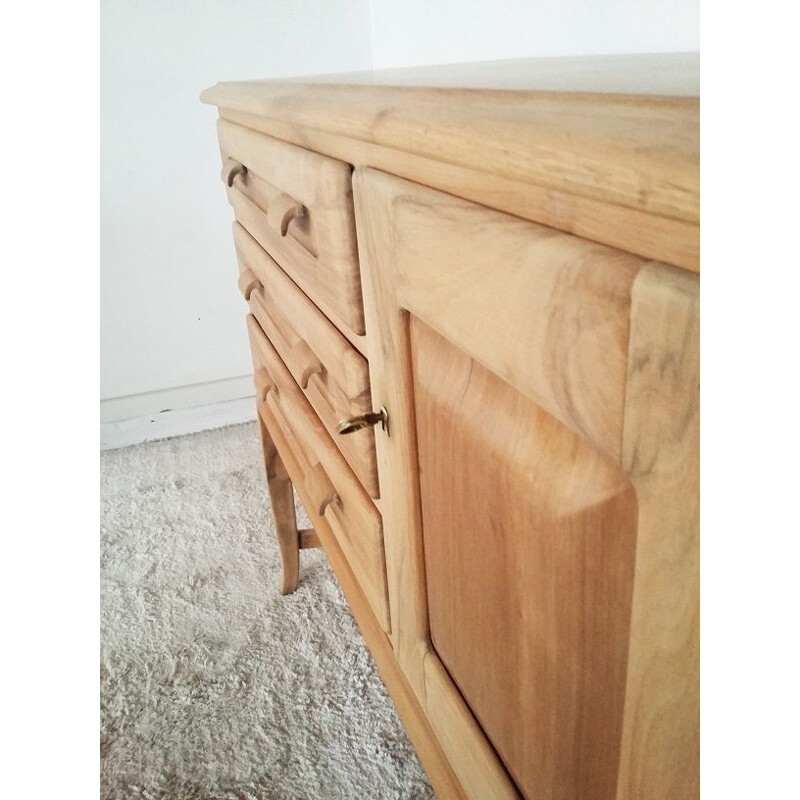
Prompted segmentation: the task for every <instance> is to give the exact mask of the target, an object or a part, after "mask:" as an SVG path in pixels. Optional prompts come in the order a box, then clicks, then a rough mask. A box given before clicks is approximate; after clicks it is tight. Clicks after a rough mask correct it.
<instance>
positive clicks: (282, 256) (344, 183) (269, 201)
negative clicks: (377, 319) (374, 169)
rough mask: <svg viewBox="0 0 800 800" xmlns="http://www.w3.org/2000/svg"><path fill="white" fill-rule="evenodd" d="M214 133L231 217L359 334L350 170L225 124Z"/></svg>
mask: <svg viewBox="0 0 800 800" xmlns="http://www.w3.org/2000/svg"><path fill="white" fill-rule="evenodd" d="M218 132H219V143H220V151H221V154H222V159H223V167H222V177H223V180H224V181H225V182H226V183H227V184H228V199H229V201H230V203H231V205H232V206H233V210H234V214H235V216H236V219H237V220H238V221H239V222H240V223H241V224H242V225H243V226H244V227H245V228H247V230H248V231H249V232H250V233H251V235H252V236H253V237H254V238H255V239H256V240H257V241H258V243H259V244H260V245H261V246H262V247H263V248H264V249H265V250H266V251H267V252H268V253H269V254H270V255H271V256H272V257H273V258H274V259H275V261H277V262H278V264H280V266H281V267H282V268H283V269H284V270H285V271H286V272H287V273H288V274H289V275H290V276H291V277H292V279H293V280H294V282H295V283H296V284H297V285H298V286H300V288H301V289H302V290H303V291H304V292H305V293H306V294H307V295H308V296H309V297H310V298H311V299H312V300H314V302H315V303H316V304H317V305H318V306H319V307H320V308H321V309H322V310H323V311H324V312H325V314H326V315H327V316H328V317H330V318H331V319H332V320H333V321H334V322H335V323H336V324H337V325H338V326H339V327H340V328H342V329H343V330H344V331H345V333H347V334H349V335H350V336H352V335H356V336H360V335H363V334H364V309H363V305H362V301H361V276H360V273H359V268H358V249H357V245H356V234H355V221H354V213H353V190H352V180H351V177H352V168H351V167H350V165H349V164H345V163H344V162H342V161H336V160H335V159H333V158H328V157H326V156H321V155H319V154H318V153H312V152H311V151H309V150H304V149H303V148H302V147H296V146H295V145H291V144H287V143H286V142H281V141H279V140H277V139H272V138H270V137H269V136H264V135H263V134H261V133H256V132H255V131H252V130H250V129H248V128H243V127H241V126H239V125H234V124H232V123H230V122H226V121H225V120H220V121H219V123H218Z"/></svg>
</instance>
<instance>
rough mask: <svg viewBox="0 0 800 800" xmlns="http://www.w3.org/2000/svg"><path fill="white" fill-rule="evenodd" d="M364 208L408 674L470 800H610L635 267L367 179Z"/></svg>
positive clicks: (378, 176) (621, 625) (625, 594)
mask: <svg viewBox="0 0 800 800" xmlns="http://www.w3.org/2000/svg"><path fill="white" fill-rule="evenodd" d="M354 193H355V200H356V215H357V225H358V231H359V247H360V251H359V252H360V260H361V265H362V282H363V286H364V298H365V314H366V324H367V328H368V330H369V332H370V338H369V354H368V355H369V361H370V372H371V381H372V397H373V403H374V406H375V407H376V408H378V407H381V406H386V408H387V409H388V410H389V426H388V431H376V451H377V457H378V470H379V482H380V492H381V498H382V500H381V504H382V513H383V520H384V541H385V547H386V566H387V573H388V581H389V598H390V609H391V614H392V631H393V645H394V648H395V653H396V655H397V658H398V661H399V662H400V664H401V666H402V668H403V670H404V672H405V674H406V676H407V677H408V680H409V683H410V685H411V686H412V687H413V688H414V691H415V692H416V693H417V696H418V698H419V699H420V702H421V703H422V704H423V706H424V707H425V708H426V711H427V713H428V715H429V717H430V719H431V724H432V725H433V727H434V728H435V729H436V730H437V732H439V733H440V736H441V743H442V747H443V749H444V751H445V752H446V754H447V755H448V758H449V759H450V761H451V763H452V765H453V769H454V771H455V773H456V775H457V776H458V777H459V779H460V780H462V781H463V783H464V787H465V790H466V791H467V794H468V795H469V796H470V797H472V798H481V800H484V799H485V798H487V797H492V798H496V797H512V796H514V795H515V793H516V789H518V790H519V792H520V793H521V794H523V795H524V796H525V797H528V798H534V797H536V798H538V797H551V798H565V799H566V798H569V800H611V798H613V797H614V795H615V791H616V777H617V772H618V766H619V758H620V739H621V730H622V718H623V705H624V693H625V680H626V665H627V651H628V640H629V631H630V606H631V596H632V591H633V587H632V580H633V564H634V557H635V548H636V524H637V523H636V515H637V500H636V495H635V492H634V490H633V487H632V484H631V483H630V481H629V480H628V477H627V475H626V473H625V472H624V470H623V469H622V467H621V458H622V450H623V442H622V432H623V409H624V401H625V382H626V374H627V353H628V333H629V321H630V303H631V288H632V286H633V284H634V281H635V279H636V276H637V274H638V271H639V270H640V268H641V266H642V261H641V260H640V259H637V258H635V257H632V256H629V255H627V254H624V253H620V252H619V251H616V250H613V249H611V248H608V247H603V246H601V245H598V244H595V243H591V242H586V241H583V240H580V239H578V238H577V237H574V236H570V235H568V234H564V233H560V232H557V231H553V230H550V229H547V228H545V227H543V226H541V225H536V224H534V223H529V222H525V221H522V220H519V219H515V218H513V217H509V216H508V215H505V214H502V213H499V212H497V211H492V210H490V209H486V208H481V207H480V206H476V205H474V204H472V203H469V202H466V201H464V200H460V199H458V198H454V197H450V196H448V195H444V194H442V193H441V192H436V191H433V190H431V189H427V188H425V187H421V186H418V185H414V184H411V183H409V182H407V181H403V180H401V179H398V178H395V177H392V176H389V175H384V174H382V173H379V172H376V171H374V170H370V169H357V170H356V174H355V178H354ZM509 775H510V776H511V778H513V783H514V784H515V785H516V789H515V788H514V785H513V784H512V781H511V779H509V777H508V776H509ZM502 776H504V777H502ZM489 787H494V789H493V791H489Z"/></svg>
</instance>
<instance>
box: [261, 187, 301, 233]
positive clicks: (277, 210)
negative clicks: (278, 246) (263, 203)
mask: <svg viewBox="0 0 800 800" xmlns="http://www.w3.org/2000/svg"><path fill="white" fill-rule="evenodd" d="M305 213H306V209H305V207H304V206H303V204H302V203H298V202H297V200H295V199H294V197H292V196H291V195H288V194H285V193H284V194H279V195H278V196H277V197H276V198H275V199H274V200H272V201H271V202H270V204H269V206H268V208H267V222H268V223H269V224H270V226H271V227H273V228H275V230H279V231H280V232H281V236H286V233H287V231H288V230H289V223H290V222H291V221H292V220H293V219H294V218H295V217H302V216H303V214H305Z"/></svg>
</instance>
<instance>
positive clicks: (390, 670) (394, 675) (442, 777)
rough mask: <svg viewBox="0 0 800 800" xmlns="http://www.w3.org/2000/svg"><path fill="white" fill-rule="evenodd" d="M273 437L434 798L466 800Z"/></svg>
mask: <svg viewBox="0 0 800 800" xmlns="http://www.w3.org/2000/svg"><path fill="white" fill-rule="evenodd" d="M259 417H260V422H261V424H264V423H265V421H266V422H268V421H269V415H268V414H266V409H265V408H264V407H263V406H261V407H260V408H259ZM271 435H272V436H274V441H275V446H276V448H277V450H278V451H279V453H280V459H281V461H282V463H283V465H284V469H285V470H286V472H287V474H288V475H289V477H290V479H291V481H292V482H293V483H294V485H295V487H296V489H297V493H298V495H299V496H300V499H301V500H302V502H303V504H304V505H305V507H306V509H307V511H308V515H309V517H310V518H311V521H312V522H313V523H314V529H315V531H316V532H317V536H318V537H319V541H320V543H321V544H322V547H323V548H324V550H325V553H326V555H327V556H328V559H329V560H330V562H331V566H332V567H333V571H334V573H335V574H336V578H337V580H338V581H339V585H340V586H341V588H342V591H343V593H344V596H345V598H346V600H347V603H348V605H349V607H350V610H351V611H352V612H353V616H354V617H355V620H356V622H357V623H358V627H359V628H360V630H361V633H362V634H363V636H364V640H365V641H366V643H367V647H368V648H369V651H370V653H371V654H372V657H373V658H374V659H375V665H376V666H377V668H378V671H379V672H380V675H381V678H382V679H383V682H384V684H385V685H386V688H387V690H388V692H389V695H390V696H391V698H392V700H393V701H394V704H395V708H396V709H397V713H398V715H399V716H400V719H401V720H402V722H403V725H404V726H405V729H406V732H407V733H408V735H409V738H410V739H411V742H412V744H413V745H414V748H415V750H416V751H417V755H418V756H419V759H420V761H421V762H422V765H423V767H424V768H425V772H426V774H427V776H428V780H429V781H430V783H431V786H432V787H433V789H434V791H435V792H436V796H437V797H438V798H440V800H467V798H466V795H465V794H464V792H463V790H462V788H461V784H460V782H459V780H458V779H457V778H456V776H455V774H454V772H453V769H452V767H451V766H450V762H449V760H448V758H447V756H446V755H445V753H444V751H443V750H442V747H441V744H440V743H439V740H438V738H437V736H436V734H435V733H434V731H433V729H432V728H431V725H430V722H429V721H428V717H427V714H426V713H425V711H424V710H423V708H422V706H421V705H420V703H419V701H418V699H417V697H416V695H415V693H414V692H413V691H412V689H411V687H410V686H409V684H408V681H407V679H406V677H405V675H404V674H403V672H402V670H401V669H400V666H399V664H398V662H397V658H396V657H395V654H394V651H393V649H392V644H391V641H390V639H389V638H388V637H387V635H386V633H385V632H384V630H383V629H382V627H381V625H380V623H379V621H378V619H377V618H376V617H375V614H374V612H373V610H372V606H371V604H370V603H369V601H368V600H367V598H366V597H365V595H364V591H363V588H362V586H361V583H360V580H359V578H357V577H356V574H355V573H354V572H353V568H352V566H351V564H350V562H349V561H348V560H347V558H346V557H345V555H344V553H343V551H342V548H341V544H340V543H339V542H338V541H337V539H336V535H335V533H334V532H333V530H331V528H330V527H329V525H328V520H327V519H326V518H325V517H324V516H322V515H320V514H319V509H318V506H317V505H316V500H315V498H314V497H313V496H311V495H310V494H309V493H308V489H307V484H306V479H305V478H306V469H307V468H306V467H305V466H303V465H301V464H300V463H299V462H298V461H297V460H296V457H295V455H294V451H293V449H292V448H291V447H290V446H289V444H288V442H287V440H286V438H285V436H284V431H283V429H282V428H281V427H279V426H278V427H275V428H274V429H273V432H272V434H271Z"/></svg>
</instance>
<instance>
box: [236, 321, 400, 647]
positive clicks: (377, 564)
mask: <svg viewBox="0 0 800 800" xmlns="http://www.w3.org/2000/svg"><path fill="white" fill-rule="evenodd" d="M247 327H248V332H249V334H250V341H251V345H252V348H253V352H254V360H255V361H256V363H257V364H259V365H260V366H261V367H262V368H264V369H265V370H266V371H267V372H268V373H269V375H270V377H271V378H272V384H273V386H272V388H271V389H269V390H267V391H266V393H265V397H264V399H259V400H258V401H257V402H259V409H260V411H261V414H262V416H263V417H264V419H265V420H266V421H267V428H268V429H269V430H270V431H271V432H274V430H275V429H276V427H279V428H281V429H282V431H283V439H284V441H286V442H287V443H288V445H289V447H290V448H291V449H292V451H293V453H294V456H295V460H296V462H297V463H298V464H300V465H301V466H302V467H303V475H304V476H307V477H309V483H308V485H307V486H306V497H312V498H313V503H314V504H316V507H317V508H319V507H320V504H321V503H322V502H323V500H325V499H326V497H323V496H319V495H317V494H314V493H312V491H313V489H314V487H319V486H320V485H321V484H320V482H319V481H318V480H313V481H312V480H311V478H313V476H314V474H315V472H316V468H317V465H320V468H321V470H322V471H323V473H324V475H325V476H326V477H327V480H328V484H329V486H331V487H332V488H333V493H334V494H335V495H336V497H337V498H338V499H337V502H336V521H337V522H338V527H337V530H336V534H337V541H338V542H339V545H340V547H341V548H342V550H343V551H344V553H345V555H346V556H347V559H348V561H349V562H350V563H351V564H352V565H353V569H354V571H355V573H356V574H357V575H358V579H359V581H360V582H361V586H362V589H363V591H364V594H365V595H366V596H367V598H368V599H369V601H370V604H371V606H372V609H373V612H374V613H375V615H376V616H377V618H378V619H379V620H380V622H381V624H382V625H383V626H384V630H386V631H387V632H390V631H391V621H390V617H389V608H388V598H387V586H386V567H385V561H384V546H383V529H382V526H381V516H380V514H379V513H378V510H377V509H376V508H375V506H374V504H373V503H372V501H371V500H370V498H369V496H368V495H367V493H366V492H365V491H364V488H363V487H362V486H361V484H360V483H359V481H358V479H357V478H356V476H355V475H354V474H353V471H352V470H351V469H350V467H349V466H348V464H347V462H346V461H345V460H344V458H343V457H342V454H341V453H340V451H339V450H338V449H337V447H336V446H335V445H334V444H333V442H332V441H331V438H330V436H328V434H327V432H326V431H325V428H324V426H323V425H322V423H321V422H320V420H319V417H317V415H316V414H315V413H314V411H313V409H312V408H311V406H310V405H309V404H308V401H307V400H306V399H305V397H304V396H303V393H302V392H301V391H300V389H299V387H298V386H297V384H296V383H295V381H294V379H293V378H292V376H291V373H290V372H289V371H288V369H287V368H286V366H285V365H284V364H283V362H282V361H281V359H280V356H279V355H278V353H277V351H276V350H275V348H274V347H273V346H272V345H271V344H270V343H269V341H268V340H267V337H266V336H265V335H264V332H263V331H262V329H261V327H260V326H259V324H258V322H257V321H256V319H255V318H254V317H253V316H252V315H249V316H248V318H247ZM326 496H327V490H326ZM329 527H330V526H329Z"/></svg>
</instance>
